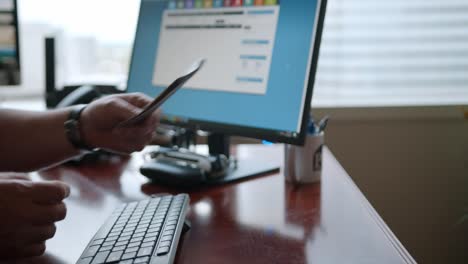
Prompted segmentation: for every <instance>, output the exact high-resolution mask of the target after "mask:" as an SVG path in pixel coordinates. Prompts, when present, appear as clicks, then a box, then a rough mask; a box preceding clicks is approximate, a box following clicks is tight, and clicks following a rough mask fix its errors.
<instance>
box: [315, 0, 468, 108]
mask: <svg viewBox="0 0 468 264" xmlns="http://www.w3.org/2000/svg"><path fill="white" fill-rule="evenodd" d="M467 103H468V2H467V1H465V0H412V1H407V0H394V1H374V0H330V1H329V5H328V11H327V17H326V22H325V30H324V35H323V41H322V49H321V55H320V62H319V69H318V75H317V83H316V89H315V93H314V101H313V105H314V106H315V107H324V106H325V107H335V106H401V105H404V106H411V105H455V104H467Z"/></svg>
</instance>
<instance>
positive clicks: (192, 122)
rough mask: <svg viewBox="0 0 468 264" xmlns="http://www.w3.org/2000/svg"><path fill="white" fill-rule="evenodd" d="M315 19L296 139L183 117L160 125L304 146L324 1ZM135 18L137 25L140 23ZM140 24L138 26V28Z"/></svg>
mask: <svg viewBox="0 0 468 264" xmlns="http://www.w3.org/2000/svg"><path fill="white" fill-rule="evenodd" d="M142 1H144V0H142ZM317 5H318V8H317V14H316V16H317V18H316V25H315V32H314V34H315V36H314V40H313V47H312V58H311V65H310V71H309V79H308V83H307V91H306V95H305V101H304V109H303V110H302V111H303V113H302V120H301V129H300V131H299V133H297V134H296V136H290V135H288V134H293V133H294V132H293V131H291V132H285V131H279V130H270V129H263V128H256V127H251V126H241V125H234V124H228V123H218V122H211V121H206V120H198V119H187V118H185V117H181V119H182V118H183V119H186V120H184V121H183V122H182V121H176V120H174V119H173V118H166V116H163V117H162V118H161V123H163V124H166V125H172V126H177V127H182V128H187V129H193V130H204V131H209V132H213V133H221V134H225V135H227V136H241V137H249V138H255V139H261V140H268V141H271V142H275V143H286V144H292V145H303V144H304V141H305V137H306V135H307V124H308V121H309V115H310V111H311V108H310V105H311V102H312V93H313V89H314V85H315V79H316V73H317V66H318V59H319V53H320V46H321V41H322V33H323V26H324V21H325V13H326V8H327V0H317ZM142 8H143V7H142V5H141V4H140V10H139V14H141V9H142ZM139 19H140V18H138V22H139ZM138 24H139V23H137V25H138ZM137 35H138V28H137V30H136V32H135V38H134V42H133V49H132V55H131V58H130V67H129V75H130V73H131V72H132V67H133V61H134V55H135V42H136V37H137ZM129 82H130V78H128V82H127V91H128V86H129V85H128V84H129Z"/></svg>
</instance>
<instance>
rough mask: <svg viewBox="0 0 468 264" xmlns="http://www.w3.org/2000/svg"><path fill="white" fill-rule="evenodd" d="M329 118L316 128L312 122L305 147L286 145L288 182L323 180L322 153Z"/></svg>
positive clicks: (285, 166)
mask: <svg viewBox="0 0 468 264" xmlns="http://www.w3.org/2000/svg"><path fill="white" fill-rule="evenodd" d="M327 123H328V117H325V118H324V119H322V121H320V123H319V125H318V126H316V125H315V124H314V123H313V121H312V120H311V122H310V124H309V131H308V132H309V133H308V134H307V137H306V140H305V143H304V146H292V145H285V149H284V157H285V159H284V175H285V178H286V181H287V182H291V183H295V184H307V183H316V182H320V180H321V178H322V151H323V146H324V138H325V133H324V130H325V127H326V126H327Z"/></svg>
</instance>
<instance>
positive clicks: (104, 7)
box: [0, 0, 140, 97]
mask: <svg viewBox="0 0 468 264" xmlns="http://www.w3.org/2000/svg"><path fill="white" fill-rule="evenodd" d="M139 3H140V1H139V0H124V1H115V0H98V1H96V0H41V1H37V0H18V10H19V22H20V46H21V55H22V56H21V62H22V63H21V65H22V66H23V67H22V68H21V77H22V83H21V85H20V86H19V87H5V88H3V87H1V88H2V89H0V97H18V96H19V97H22V96H30V95H36V96H37V95H40V94H42V93H43V92H44V90H45V87H44V86H45V85H44V83H45V80H44V75H45V74H44V71H45V69H44V63H45V62H44V38H45V37H46V36H51V35H52V36H55V37H56V40H57V44H56V45H57V78H58V80H57V82H58V83H57V85H58V86H59V87H60V86H62V85H65V84H75V83H85V82H88V83H92V82H98V83H113V84H116V83H119V82H125V80H126V76H127V74H128V66H129V65H128V63H129V60H130V55H131V53H130V52H131V47H132V43H133V38H134V34H135V27H136V22H137V16H138V8H139Z"/></svg>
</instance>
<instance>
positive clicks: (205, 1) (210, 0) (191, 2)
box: [169, 0, 279, 9]
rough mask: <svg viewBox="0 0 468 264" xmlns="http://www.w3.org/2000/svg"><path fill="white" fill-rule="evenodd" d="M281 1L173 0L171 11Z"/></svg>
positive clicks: (270, 4)
mask: <svg viewBox="0 0 468 264" xmlns="http://www.w3.org/2000/svg"><path fill="white" fill-rule="evenodd" d="M273 5H279V0H171V1H169V9H192V8H216V7H239V6H273Z"/></svg>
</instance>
